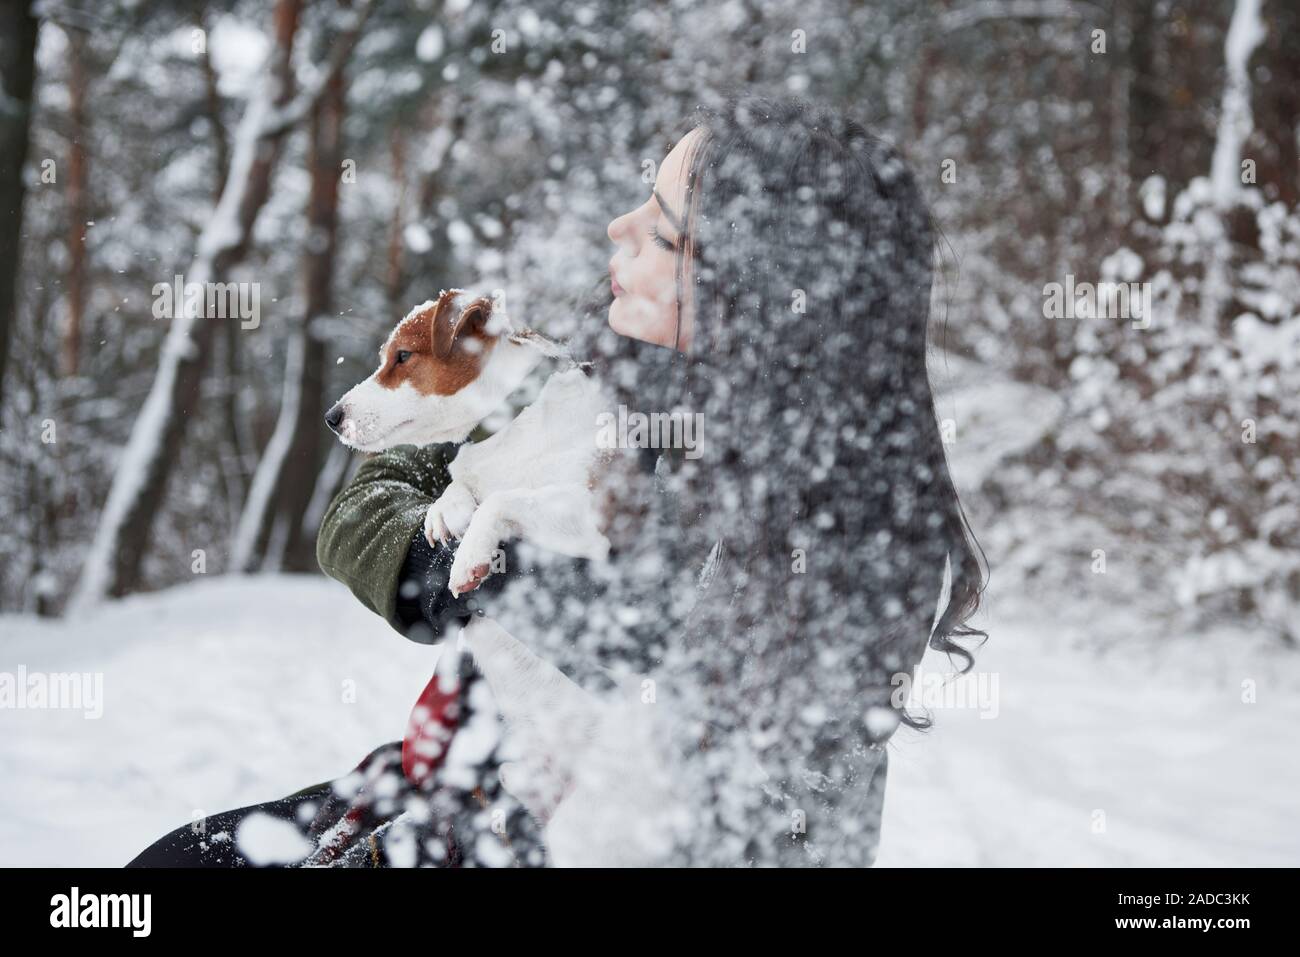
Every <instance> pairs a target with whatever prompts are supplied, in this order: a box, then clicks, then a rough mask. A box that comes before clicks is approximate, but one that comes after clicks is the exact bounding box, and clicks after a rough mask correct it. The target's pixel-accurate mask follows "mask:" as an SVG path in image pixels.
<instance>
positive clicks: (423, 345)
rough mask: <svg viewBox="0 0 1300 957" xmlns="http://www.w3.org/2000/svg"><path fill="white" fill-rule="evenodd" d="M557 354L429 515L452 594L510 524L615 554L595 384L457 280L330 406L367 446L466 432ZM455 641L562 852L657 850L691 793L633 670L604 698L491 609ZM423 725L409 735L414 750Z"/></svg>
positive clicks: (561, 547) (640, 854) (332, 421)
mask: <svg viewBox="0 0 1300 957" xmlns="http://www.w3.org/2000/svg"><path fill="white" fill-rule="evenodd" d="M548 358H549V359H558V360H560V361H561V362H562V363H564V365H565V368H562V369H561V370H560V371H557V372H554V373H552V374H551V375H550V377H549V378H548V379H547V380H546V383H545V385H543V387H542V389H541V392H540V394H539V395H538V397H537V399H536V400H535V401H533V402H532V404H530V405H529V406H528V407H527V408H525V409H524V410H523V411H522V412H520V413H519V414H518V415H517V416H516V417H515V418H514V419H513V420H512V421H511V422H510V423H509V425H507V426H506V427H504V428H503V429H501V430H499V431H498V432H496V433H494V434H493V435H492V436H491V437H490V438H488V439H485V440H484V441H482V442H476V443H471V444H466V445H462V446H461V448H460V450H459V451H458V452H457V453H456V457H455V459H453V461H452V463H451V466H450V472H451V483H450V484H449V485H448V486H447V488H446V490H445V491H444V492H443V493H442V495H441V496H439V498H438V500H437V501H435V502H434V503H433V504H432V505H431V506H430V507H429V509H428V511H427V513H426V514H425V520H424V534H425V537H426V538H427V539H428V540H429V543H430V544H433V543H435V542H441V543H444V544H445V543H446V542H447V541H448V540H449V539H451V538H459V539H460V544H459V545H458V546H457V549H456V557H455V559H454V560H453V562H452V567H451V574H450V578H449V581H448V585H449V588H450V589H451V591H452V593H453V594H457V595H458V594H460V593H462V592H465V591H468V590H470V589H473V588H476V587H477V586H478V585H479V583H480V582H481V581H483V579H484V578H485V577H487V575H488V573H489V569H490V568H491V562H492V557H493V553H494V552H495V550H496V549H497V547H498V546H499V544H500V543H501V542H503V541H506V540H508V539H511V538H521V539H524V540H526V541H530V542H533V543H535V544H537V545H539V546H541V547H543V548H548V549H551V550H554V551H556V552H560V553H562V554H565V555H569V556H572V557H577V558H590V559H595V560H603V559H604V558H605V557H607V555H608V553H609V549H610V544H609V541H608V539H607V538H606V537H605V535H604V534H602V532H601V530H600V528H599V527H598V526H599V521H598V516H599V509H598V507H597V502H596V495H595V492H594V490H593V489H594V485H595V481H596V478H597V476H598V475H599V474H601V473H603V470H604V469H605V468H607V467H608V466H609V465H610V464H611V462H610V458H611V457H612V456H613V455H614V454H616V453H614V452H613V451H612V450H611V449H609V448H608V447H607V446H606V444H605V443H602V442H600V441H599V440H598V438H597V435H598V428H597V422H598V417H599V416H600V415H601V414H602V412H604V411H605V410H607V409H608V403H607V401H606V397H605V395H604V393H603V391H602V389H601V387H600V384H599V383H598V382H597V381H596V379H595V378H594V377H592V376H589V375H588V374H587V373H586V372H584V371H583V369H582V367H581V366H580V365H579V364H578V363H576V362H574V361H573V360H572V359H571V358H569V357H568V356H567V354H566V353H565V351H564V349H563V348H562V347H561V346H559V345H558V344H557V343H555V342H552V341H551V340H549V339H547V338H546V337H544V336H542V335H541V334H539V333H536V332H533V331H530V330H516V329H514V328H513V327H512V325H511V323H510V321H509V319H508V318H507V316H506V315H505V311H504V309H502V308H501V305H500V303H499V302H494V301H493V300H492V299H490V298H488V297H486V296H476V295H472V294H470V293H467V292H465V291H463V290H460V289H448V290H445V291H443V292H441V293H440V294H439V296H438V298H437V300H436V301H431V302H426V303H423V304H422V305H419V306H416V307H415V308H414V309H412V310H411V312H410V313H408V314H407V316H406V317H405V318H404V319H403V320H402V321H401V322H400V323H398V325H397V328H396V329H394V330H393V332H392V334H391V335H390V336H389V337H388V341H387V342H385V343H384V345H383V348H381V349H380V351H379V368H378V369H377V370H376V371H375V373H374V374H373V375H371V376H370V378H368V379H366V380H365V381H364V382H362V383H360V384H359V385H357V386H355V387H354V388H352V389H351V390H350V391H349V392H348V393H347V394H346V395H344V396H343V398H342V399H340V400H339V401H338V402H337V403H336V404H335V405H334V407H333V408H331V409H330V410H329V412H328V413H326V416H325V421H326V424H328V425H329V427H330V428H331V429H332V430H333V431H334V432H335V433H336V434H337V435H338V436H339V438H340V439H341V440H342V441H343V442H344V443H345V444H347V445H349V446H351V447H352V448H355V449H358V450H360V451H363V452H379V451H382V450H384V449H389V448H392V447H393V446H396V445H401V444H405V443H411V444H417V445H424V444H429V443H433V442H461V441H464V440H465V439H466V438H467V437H468V436H469V434H470V433H471V432H472V431H473V430H474V428H475V426H477V425H478V424H479V423H480V422H481V421H482V420H483V419H484V418H486V417H487V416H488V415H489V414H490V413H492V412H494V411H496V410H497V409H498V408H500V407H501V406H502V405H504V403H505V401H506V399H507V398H508V397H509V396H510V395H511V394H512V393H513V392H514V391H515V390H516V389H518V388H519V387H520V386H521V385H523V383H524V381H525V379H527V377H528V376H529V375H530V374H531V373H532V371H533V370H534V369H535V368H536V367H537V366H538V365H539V364H540V363H541V362H542V361H543V360H545V359H548ZM460 643H461V646H462V647H464V648H467V649H468V650H469V652H470V653H471V654H472V655H473V658H474V661H475V663H476V665H477V666H478V668H479V670H480V671H481V673H482V674H483V676H484V678H485V679H486V680H487V684H488V687H489V688H490V689H491V691H492V694H493V697H494V698H495V700H496V702H497V705H498V708H499V709H500V713H501V716H502V718H503V719H504V720H505V722H506V725H507V727H508V728H509V736H508V737H509V738H511V739H512V751H513V753H514V754H515V755H516V756H517V758H516V759H515V760H512V761H511V762H510V763H508V764H506V765H503V766H502V768H501V774H502V780H503V784H504V785H505V786H506V789H507V790H508V791H510V792H512V793H513V794H515V796H516V797H517V798H518V799H520V800H521V801H522V802H523V803H524V804H525V806H526V807H528V808H529V810H530V811H531V812H532V813H533V814H534V815H535V816H536V817H537V818H538V820H539V821H540V822H541V823H542V824H543V825H544V826H545V840H546V845H547V849H548V853H549V855H550V857H551V860H552V862H553V863H555V864H558V865H560V866H566V865H585V866H601V865H603V866H609V865H640V866H647V865H650V864H654V863H658V862H660V861H661V860H662V857H663V854H664V853H665V851H666V847H665V844H664V842H665V839H666V835H668V834H669V832H670V828H671V825H673V824H674V823H675V821H676V818H677V817H678V816H679V815H680V811H679V810H675V809H679V808H680V807H681V803H680V802H679V801H675V800H674V798H673V795H672V794H671V788H670V787H669V786H668V778H667V776H666V775H665V773H664V770H663V769H664V768H666V767H667V757H666V756H665V755H664V754H663V753H662V751H661V747H662V745H661V742H662V739H663V735H662V734H660V733H652V731H653V729H654V723H653V721H652V717H651V712H654V711H656V710H659V709H651V708H647V707H645V706H644V704H643V703H642V699H641V694H642V688H641V685H640V683H639V682H638V681H635V680H631V679H625V680H624V681H622V682H620V684H621V686H622V691H621V693H619V694H616V695H614V696H613V697H612V698H609V699H603V700H597V699H595V698H593V697H592V696H590V695H588V694H587V693H586V692H585V691H583V690H582V689H581V688H579V687H578V686H577V685H575V684H573V682H571V681H570V680H569V679H568V678H567V677H565V676H564V675H563V674H561V673H560V672H559V671H558V670H556V669H555V668H554V666H552V665H551V664H549V663H548V662H546V661H544V660H542V659H540V658H538V657H537V656H536V655H534V654H533V653H532V652H531V651H530V650H529V649H528V648H527V647H526V646H524V645H523V644H522V643H521V642H519V641H518V640H516V639H515V638H513V637H512V636H511V635H509V634H508V633H507V632H506V631H505V630H504V629H502V628H501V627H500V626H499V625H498V624H497V623H496V622H494V621H492V620H491V619H490V618H477V619H475V620H474V621H473V622H472V623H471V624H469V625H468V626H466V628H465V629H464V631H463V632H462V633H461V636H460ZM451 658H454V656H449V660H450V659H451ZM437 681H438V678H437V676H435V678H434V682H437ZM430 687H431V688H433V687H434V685H433V684H432V683H431V685H430ZM428 693H429V689H426V694H428ZM421 700H423V698H422V699H421ZM427 718H428V716H427V715H426V714H424V713H423V712H422V711H421V710H420V708H419V706H418V705H417V711H416V712H415V713H413V714H412V721H413V722H415V724H416V725H419V726H421V727H422V726H423V725H424V724H425V723H427ZM421 727H415V733H414V734H413V735H412V734H408V737H410V738H411V739H412V742H413V749H414V750H415V751H418V750H419V748H420V735H421V734H422V733H423V732H422V730H421ZM426 730H427V729H426ZM406 757H407V755H406V746H405V742H404V750H403V760H404V762H405V760H406ZM413 757H414V758H416V759H418V758H419V757H420V755H419V754H414V755H413ZM561 797H562V800H561ZM557 805H558V806H557ZM633 824H635V826H633Z"/></svg>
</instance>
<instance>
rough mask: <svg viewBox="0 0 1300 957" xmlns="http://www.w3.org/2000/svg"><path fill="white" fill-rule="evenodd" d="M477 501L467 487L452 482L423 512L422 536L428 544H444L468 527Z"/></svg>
mask: <svg viewBox="0 0 1300 957" xmlns="http://www.w3.org/2000/svg"><path fill="white" fill-rule="evenodd" d="M477 507H478V503H477V502H475V501H474V496H473V495H471V494H470V491H469V489H467V488H465V486H463V485H461V484H459V483H458V482H452V483H451V484H450V485H448V486H447V488H446V490H444V491H443V493H442V494H441V495H440V496H438V500H437V501H436V502H434V503H433V504H432V505H430V506H429V510H428V511H427V512H425V513H424V537H425V539H426V540H427V541H428V542H429V544H430V545H446V544H447V543H448V542H450V541H451V540H452V539H456V538H460V537H461V536H463V535H464V534H465V530H466V529H468V528H469V523H470V519H472V518H473V517H474V509H476V508H477Z"/></svg>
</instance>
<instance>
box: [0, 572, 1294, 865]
mask: <svg viewBox="0 0 1300 957" xmlns="http://www.w3.org/2000/svg"><path fill="white" fill-rule="evenodd" d="M983 627H988V628H989V629H990V630H992V631H993V634H994V639H993V640H992V641H991V642H990V643H989V644H988V646H986V648H985V649H984V650H983V651H982V652H981V653H980V656H979V659H978V661H979V667H980V669H981V670H984V671H991V672H996V674H997V677H998V691H999V692H1000V695H999V698H998V700H997V706H998V717H997V718H995V719H992V720H988V719H981V718H980V716H979V712H978V711H977V710H975V709H943V710H939V711H937V712H936V718H937V727H936V729H935V730H933V731H931V732H929V733H927V734H926V735H919V734H916V733H915V732H911V731H909V730H907V729H903V730H901V731H900V732H899V734H898V735H897V736H896V737H895V739H894V741H895V743H894V745H893V750H892V754H891V758H890V762H891V763H890V778H889V787H888V793H887V797H886V805H885V831H884V843H883V845H882V849H881V854H880V861H879V864H880V865H881V866H906V865H910V864H916V865H953V864H956V865H1019V864H1025V865H1105V864H1109V865H1119V866H1127V865H1165V866H1190V865H1197V864H1207V865H1213V864H1224V865H1284V864H1285V865H1292V866H1294V865H1297V864H1300V828H1297V827H1296V825H1295V820H1296V811H1297V806H1298V805H1300V798H1298V797H1297V795H1300V762H1298V761H1297V760H1296V755H1297V746H1296V743H1295V734H1296V731H1297V729H1300V693H1298V692H1300V658H1297V657H1296V656H1291V657H1290V658H1285V657H1282V656H1267V655H1262V654H1258V653H1257V654H1256V655H1255V656H1254V658H1253V659H1252V664H1250V665H1249V666H1247V665H1245V664H1244V663H1242V662H1239V661H1235V660H1234V658H1235V657H1237V656H1236V654H1235V653H1234V655H1233V656H1229V655H1227V654H1226V653H1225V652H1222V651H1221V652H1220V659H1219V660H1218V661H1208V662H1207V660H1206V659H1207V657H1210V656H1211V655H1212V652H1210V651H1207V650H1205V649H1201V650H1200V652H1199V657H1198V658H1196V659H1195V661H1194V662H1189V661H1184V660H1173V658H1174V657H1175V656H1173V655H1166V656H1165V657H1164V658H1163V659H1162V660H1161V663H1159V664H1153V663H1151V662H1150V661H1149V660H1147V659H1143V660H1142V663H1138V661H1137V660H1135V659H1139V658H1140V657H1141V656H1139V655H1136V654H1135V655H1133V656H1131V658H1130V660H1126V661H1121V660H1119V659H1117V658H1114V657H1112V658H1110V659H1103V660H1098V659H1097V658H1096V657H1094V656H1092V655H1091V654H1089V653H1085V652H1082V651H1075V650H1068V649H1062V648H1061V645H1062V644H1063V640H1062V639H1060V638H1059V637H1057V636H1054V635H1053V634H1052V632H1051V631H1050V629H1049V628H1048V626H1047V625H1042V626H1035V625H1034V624H1033V623H1029V622H1024V621H1015V622H1011V621H1006V622H1003V621H998V620H996V615H994V616H993V617H991V618H985V619H984V620H983ZM435 655H436V651H435V649H433V648H427V647H422V646H418V645H414V644H412V643H410V642H406V641H403V640H402V639H401V638H399V637H398V636H397V635H396V634H394V633H393V632H391V631H390V630H389V629H388V628H387V626H385V625H384V624H383V623H382V622H381V621H380V620H379V619H378V618H376V617H375V616H374V615H371V614H370V613H369V612H368V611H366V610H365V609H364V608H362V607H361V606H360V605H359V604H358V603H357V602H356V601H355V600H354V599H353V598H352V597H351V595H349V594H348V592H347V591H346V590H345V589H344V588H343V587H342V586H340V585H337V584H335V583H333V582H329V581H326V580H324V579H320V578H307V577H259V578H248V579H242V580H241V579H214V580H211V581H208V582H203V583H201V584H197V585H193V586H188V587H185V588H178V589H172V590H170V591H167V592H164V593H160V594H157V595H152V596H142V597H137V598H133V599H129V600H127V601H124V602H119V603H115V604H112V605H110V606H108V607H106V608H104V609H102V610H101V611H98V612H96V613H95V614H94V616H93V618H92V619H91V620H88V621H83V622H79V623H76V624H75V625H74V624H72V623H67V622H45V621H36V620H34V619H30V618H16V617H11V616H8V617H0V671H9V672H14V671H16V669H17V668H18V666H20V665H25V666H26V668H27V669H28V671H29V672H31V671H38V670H39V671H50V672H58V671H101V672H103V675H104V699H105V706H104V714H103V717H101V718H99V719H98V720H87V719H86V718H84V717H82V715H81V713H80V712H73V711H51V710H43V711H34V710H7V709H6V710H0V864H3V865H18V864H31V865H52V864H70V865H99V866H117V865H120V864H123V863H125V862H126V861H127V860H129V859H130V858H131V857H132V856H134V854H135V853H137V852H138V851H139V850H141V849H142V848H144V847H145V846H146V845H147V844H148V843H150V842H151V841H152V840H153V839H155V838H157V837H159V836H160V835H161V834H163V833H164V832H165V831H167V830H169V829H170V828H172V827H176V826H178V825H180V824H183V823H185V822H187V821H188V820H190V818H191V816H192V815H193V814H194V813H195V812H196V811H200V810H201V811H205V812H213V811H217V810H224V809H228V808H231V807H236V806H239V805H242V804H247V803H250V802H254V801H261V800H268V799H271V798H275V797H279V796H282V795H284V794H286V793H289V792H290V791H293V790H296V789H298V788H300V787H303V786H305V785H307V784H311V783H314V782H317V781H322V780H325V779H327V778H329V777H332V776H335V775H338V774H340V773H342V772H344V771H347V770H348V769H350V768H351V766H352V765H353V764H354V763H355V762H356V761H357V760H359V759H360V758H361V757H362V756H363V755H364V754H365V753H366V752H367V751H369V750H370V749H371V748H372V747H374V746H375V745H377V744H380V743H382V742H384V741H389V740H395V739H396V738H398V737H400V736H401V732H402V729H403V725H404V722H405V720H406V715H407V710H408V708H409V705H410V703H411V702H412V701H414V699H415V697H416V695H417V694H418V693H419V691H420V689H421V688H422V687H423V685H424V682H425V680H426V678H427V676H428V674H429V672H430V671H431V669H432V665H433V660H434V657H435ZM942 665H943V660H942V659H941V658H938V657H936V656H933V655H932V656H931V658H930V659H927V662H926V666H927V667H933V668H935V669H941V668H942ZM1238 671H1240V673H1239V674H1238V673H1237V672H1238ZM1216 675H1217V676H1218V677H1216ZM1247 678H1249V679H1254V680H1255V681H1257V683H1258V699H1259V703H1257V704H1249V705H1248V704H1243V703H1241V701H1240V698H1241V692H1240V682H1241V681H1242V680H1243V679H1247ZM349 682H355V696H354V697H355V703H346V701H345V694H346V692H347V690H348V688H350V687H352V686H351V685H349V684H348V683H349ZM1097 811H1101V812H1104V821H1105V830H1104V832H1101V833H1093V826H1094V820H1095V819H1096V812H1097Z"/></svg>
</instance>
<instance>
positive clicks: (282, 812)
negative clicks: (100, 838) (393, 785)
mask: <svg viewBox="0 0 1300 957" xmlns="http://www.w3.org/2000/svg"><path fill="white" fill-rule="evenodd" d="M401 753H402V743H401V742H400V741H394V742H391V743H389V744H385V745H382V746H380V747H378V748H376V749H375V750H374V751H372V752H370V754H368V755H367V756H366V757H365V759H364V760H362V762H361V763H360V764H359V765H357V768H356V771H357V772H360V773H363V774H364V773H365V772H366V771H367V769H370V768H373V767H375V766H376V765H383V766H389V767H391V766H393V765H394V764H396V765H397V766H398V767H400V764H401ZM357 806H358V805H357V803H356V801H355V800H353V801H349V800H345V799H343V798H341V797H339V796H338V795H337V794H336V793H335V789H334V782H333V781H324V782H322V783H320V784H314V785H312V786H311V787H307V788H303V789H302V790H301V791H295V792H294V793H293V794H290V795H288V796H287V797H282V798H280V799H279V800H276V801H267V802H266V803H264V804H250V805H249V806H248V807H241V808H236V809H235V810H233V811H224V812H222V813H220V814H213V815H211V816H209V817H205V818H203V819H201V820H199V821H195V822H193V823H191V824H186V825H184V826H182V827H178V828H176V830H174V831H171V832H170V833H168V834H165V835H163V836H162V837H160V838H159V839H158V840H156V841H154V842H153V843H152V844H150V845H149V846H148V847H147V848H145V849H144V850H143V851H141V852H140V853H139V854H138V855H136V857H135V859H134V860H132V861H131V862H130V863H129V864H127V865H126V866H127V867H253V866H256V865H254V863H253V862H252V861H250V860H249V859H248V858H247V857H246V856H245V855H244V854H243V853H242V852H241V851H240V850H239V848H238V846H237V845H236V842H235V835H236V833H237V831H238V828H239V825H240V823H241V822H242V821H243V820H244V819H245V818H246V817H248V816H249V815H250V814H253V813H258V812H260V813H262V814H267V815H269V816H271V817H273V818H277V819H279V820H282V821H288V822H289V823H291V824H293V825H295V826H297V827H298V828H299V829H300V830H302V831H303V832H304V836H306V837H308V838H309V839H316V840H319V839H320V837H321V835H322V834H323V833H324V832H325V831H326V830H328V829H330V828H332V827H334V826H335V825H337V824H338V822H339V821H340V820H341V819H342V818H343V817H344V815H345V814H348V812H349V810H350V809H353V808H355V807H357ZM354 813H355V811H354ZM383 823H384V822H383V821H377V820H374V819H371V820H358V825H359V828H358V829H359V830H365V829H369V830H370V831H371V832H373V830H374V828H375V827H376V826H380V825H382V824H383ZM367 843H368V842H367V835H366V834H365V833H361V834H359V835H357V836H355V837H354V838H353V839H352V841H350V842H349V848H350V849H351V852H350V853H348V852H347V851H344V852H343V853H340V854H334V855H331V856H330V860H331V862H333V863H341V864H345V865H346V864H351V865H352V866H360V867H383V866H385V865H386V861H384V860H383V858H382V855H381V854H379V853H378V851H377V849H374V848H371V847H369V846H367ZM372 851H373V853H372Z"/></svg>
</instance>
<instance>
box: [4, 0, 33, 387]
mask: <svg viewBox="0 0 1300 957" xmlns="http://www.w3.org/2000/svg"><path fill="white" fill-rule="evenodd" d="M35 78H36V19H35V18H34V17H33V16H32V11H31V3H30V2H18V0H13V2H10V3H5V4H3V5H0V401H3V399H4V373H5V366H6V365H8V361H9V338H10V336H11V334H12V333H13V329H14V325H15V323H14V313H15V311H16V309H17V305H18V303H17V283H18V261H19V252H20V250H21V249H22V241H23V236H22V233H23V194H24V192H25V191H24V189H23V166H24V164H26V162H27V134H28V129H29V127H30V124H31V116H32V85H33V82H34V80H35Z"/></svg>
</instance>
